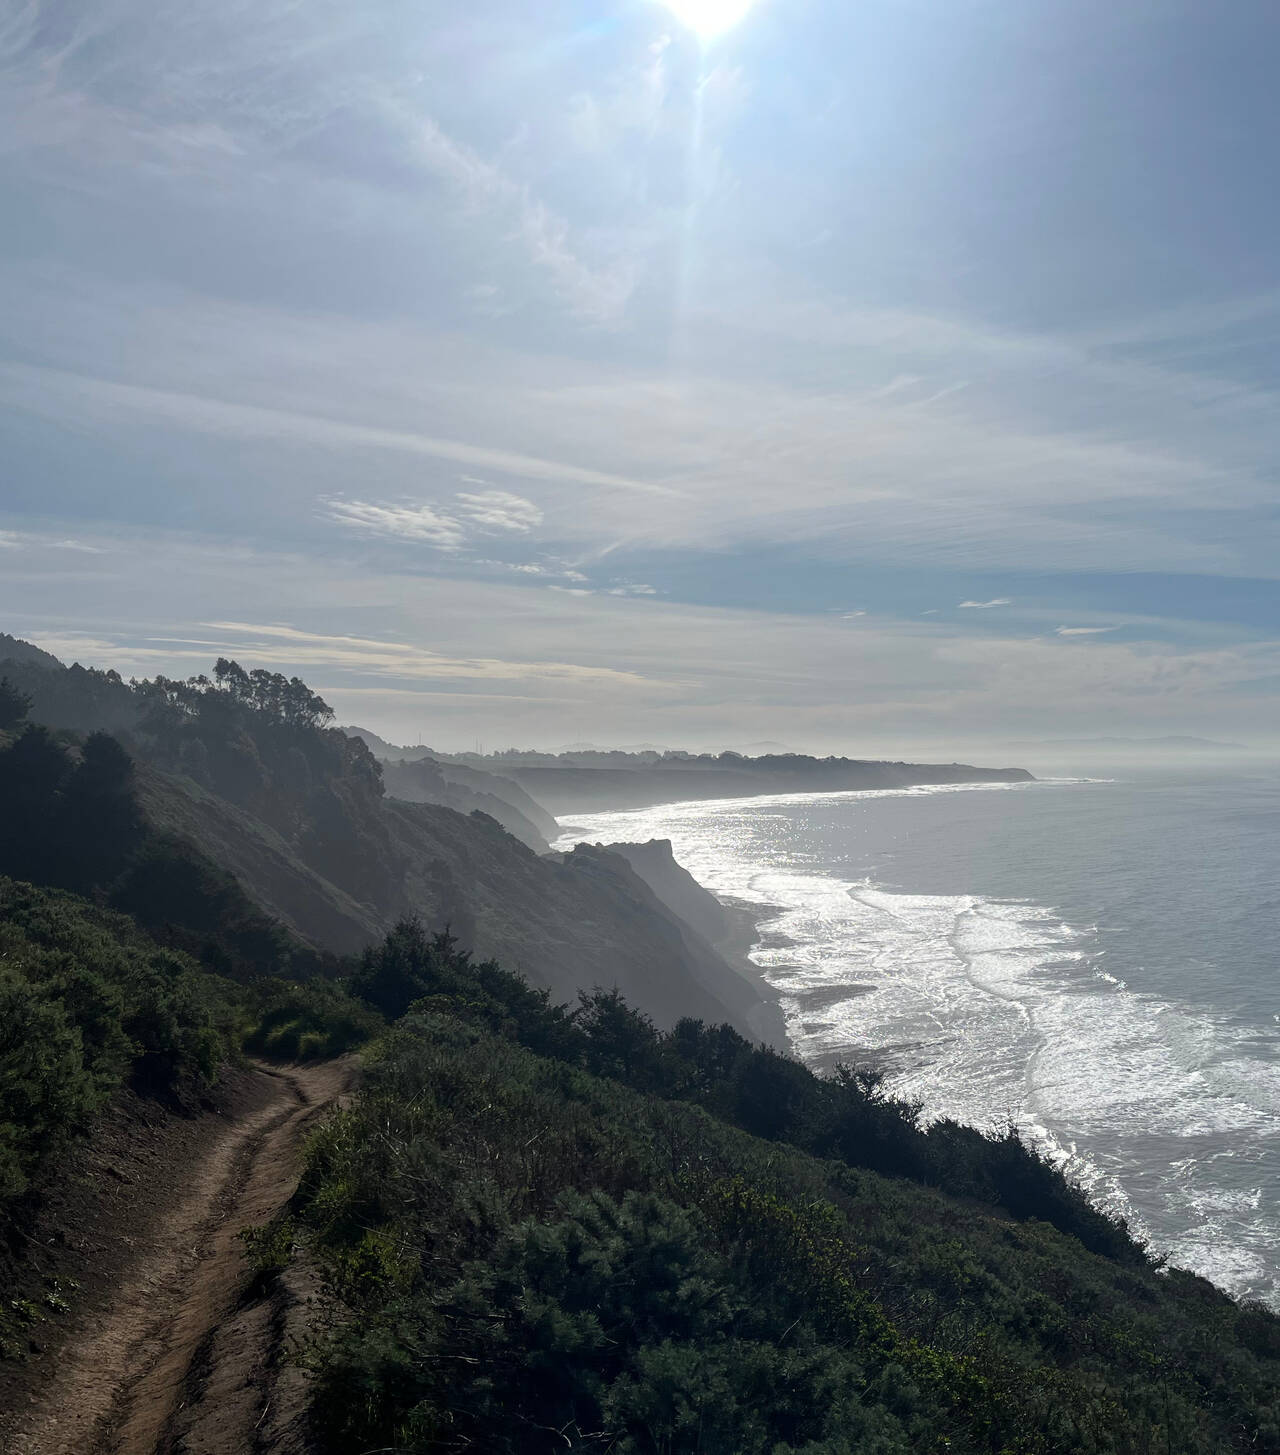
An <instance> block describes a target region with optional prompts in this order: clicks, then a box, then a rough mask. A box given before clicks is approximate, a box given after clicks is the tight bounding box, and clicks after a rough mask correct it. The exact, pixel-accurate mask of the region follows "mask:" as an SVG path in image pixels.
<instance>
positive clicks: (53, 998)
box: [0, 879, 238, 1211]
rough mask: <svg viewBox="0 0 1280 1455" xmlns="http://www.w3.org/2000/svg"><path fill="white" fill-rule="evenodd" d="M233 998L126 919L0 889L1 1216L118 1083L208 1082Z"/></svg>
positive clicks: (55, 895) (69, 901) (232, 1017)
mask: <svg viewBox="0 0 1280 1455" xmlns="http://www.w3.org/2000/svg"><path fill="white" fill-rule="evenodd" d="M237 1022H238V1016H237V1007H236V995H235V989H234V987H232V986H230V985H228V984H226V983H225V982H223V981H221V980H219V979H217V978H216V977H214V976H211V975H209V974H208V973H206V972H204V971H203V970H201V968H200V967H199V966H198V965H197V964H196V963H195V961H193V960H192V959H190V958H189V957H188V956H186V955H183V954H182V953H180V952H177V951H174V950H172V949H169V948H167V947H165V946H162V945H160V944H158V943H157V942H156V941H155V940H153V939H151V938H150V937H149V936H147V935H145V934H143V933H142V932H141V931H139V930H138V928H137V927H136V925H134V924H133V923H132V922H131V921H130V920H128V919H127V918H126V917H125V916H123V915H119V914H113V913H109V912H106V911H103V910H100V909H97V908H95V907H94V906H92V905H90V904H87V903H86V902H85V901H83V900H81V899H77V898H76V897H75V896H73V895H70V894H65V893H60V892H58V891H55V890H47V889H36V888H34V887H33V886H31V885H30V884H20V883H15V882H14V881H13V880H10V879H0V1211H12V1209H13V1207H14V1205H15V1204H16V1202H17V1200H18V1199H19V1198H21V1196H22V1194H23V1193H25V1192H26V1191H27V1189H28V1186H29V1184H30V1181H31V1178H32V1176H33V1174H34V1173H35V1172H36V1171H37V1169H38V1168H39V1167H40V1166H41V1165H42V1164H43V1163H45V1162H46V1161H47V1160H48V1159H49V1158H51V1157H52V1156H54V1155H55V1154H56V1153H57V1152H58V1151H60V1150H61V1149H62V1148H63V1147H64V1146H65V1145H66V1143H67V1141H68V1140H69V1139H70V1138H71V1137H73V1136H75V1135H76V1134H77V1133H79V1132H82V1131H83V1130H85V1128H86V1127H87V1126H88V1125H89V1123H90V1121H91V1119H92V1118H93V1116H94V1114H95V1113H96V1112H97V1111H98V1110H100V1108H101V1107H102V1106H103V1105H104V1104H105V1102H106V1101H107V1099H108V1098H109V1097H110V1096H111V1094H112V1093H113V1092H114V1091H116V1090H117V1089H118V1088H119V1087H121V1086H123V1085H125V1084H126V1083H132V1084H134V1085H135V1086H138V1087H141V1088H143V1089H147V1090H151V1091H154V1090H157V1089H160V1088H163V1087H168V1086H171V1085H172V1084H173V1083H174V1082H175V1081H176V1080H178V1079H179V1078H180V1077H183V1076H191V1077H196V1078H201V1079H205V1080H208V1079H209V1078H211V1077H212V1076H213V1074H214V1072H215V1070H216V1068H217V1067H218V1066H219V1064H221V1063H222V1062H223V1061H224V1060H226V1058H227V1057H228V1055H230V1054H232V1053H233V1050H234V1047H235V1042H236V1038H237V1031H238V1024H237Z"/></svg>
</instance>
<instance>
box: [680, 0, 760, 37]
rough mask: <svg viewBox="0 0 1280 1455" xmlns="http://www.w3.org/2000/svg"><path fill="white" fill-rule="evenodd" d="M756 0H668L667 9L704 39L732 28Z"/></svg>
mask: <svg viewBox="0 0 1280 1455" xmlns="http://www.w3.org/2000/svg"><path fill="white" fill-rule="evenodd" d="M753 3H754V0H666V6H667V9H668V10H670V11H671V12H672V13H673V14H674V15H675V16H676V18H677V19H678V20H681V21H683V23H684V24H685V25H687V26H688V27H689V29H690V30H692V31H694V32H695V33H696V34H697V35H698V36H699V37H700V38H701V39H702V40H712V39H714V37H716V36H717V35H723V34H724V32H725V31H726V30H731V29H732V28H733V27H734V26H735V25H737V23H738V22H739V21H740V20H741V19H742V17H743V16H744V15H745V14H746V13H747V11H748V10H750V9H751V6H752V4H753Z"/></svg>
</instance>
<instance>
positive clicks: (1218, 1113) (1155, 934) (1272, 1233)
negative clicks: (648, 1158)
mask: <svg viewBox="0 0 1280 1455" xmlns="http://www.w3.org/2000/svg"><path fill="white" fill-rule="evenodd" d="M561 826H562V828H563V829H564V831H565V832H564V835H563V837H562V838H561V839H560V840H558V842H557V846H558V847H561V848H565V847H569V846H570V845H572V844H573V843H575V842H578V841H579V840H583V839H586V840H589V841H591V842H604V843H609V842H616V841H622V840H646V839H651V838H662V839H670V840H671V841H672V844H673V846H674V850H675V856H676V858H677V860H678V861H679V862H680V863H682V864H683V865H684V866H685V867H686V868H687V869H688V870H689V871H690V872H691V873H692V874H693V875H694V876H695V878H697V879H698V880H699V881H700V882H701V883H702V884H704V885H705V886H706V887H707V888H708V889H710V890H711V891H712V892H713V893H715V894H716V895H718V896H720V897H721V898H724V899H727V900H734V901H739V902H743V901H745V902H748V903H750V904H752V905H753V906H755V907H756V913H757V917H758V924H759V932H758V933H759V943H758V944H757V946H756V948H755V949H754V951H753V952H752V958H753V960H754V961H755V962H756V964H757V965H758V966H759V968H760V970H761V971H762V972H763V974H764V975H765V977H766V978H767V979H768V980H769V981H770V982H771V983H772V984H773V985H774V986H775V987H776V988H777V990H778V991H779V993H780V995H781V997H782V1007H783V1010H784V1012H785V1014H786V1017H787V1024H788V1031H789V1035H790V1037H791V1041H792V1046H793V1050H794V1052H795V1053H796V1054H797V1055H798V1056H800V1057H801V1058H802V1059H804V1060H805V1061H807V1062H809V1063H810V1064H811V1065H814V1066H815V1067H818V1068H824V1067H829V1066H831V1065H832V1064H834V1063H835V1062H837V1061H841V1060H851V1061H856V1062H859V1063H864V1064H878V1065H880V1066H883V1067H885V1068H886V1069H887V1070H889V1071H890V1073H891V1078H892V1084H893V1086H894V1089H895V1090H896V1091H897V1092H898V1093H899V1094H902V1095H905V1096H909V1097H913V1098H918V1099H920V1100H921V1101H923V1103H924V1107H925V1115H926V1116H927V1117H930V1118H933V1117H944V1116H949V1117H956V1118H958V1119H960V1120H963V1121H967V1122H970V1123H972V1124H974V1125H977V1126H983V1127H989V1126H993V1125H995V1124H998V1123H1001V1122H1004V1121H1005V1120H1007V1119H1008V1118H1009V1117H1012V1118H1013V1119H1014V1120H1015V1121H1016V1122H1017V1123H1018V1124H1019V1125H1020V1126H1021V1127H1022V1128H1024V1130H1025V1131H1026V1132H1027V1133H1028V1134H1029V1135H1030V1136H1032V1137H1033V1138H1034V1139H1035V1140H1036V1141H1037V1143H1038V1144H1039V1145H1041V1146H1042V1147H1043V1148H1045V1149H1046V1150H1048V1151H1050V1152H1051V1153H1052V1155H1054V1156H1055V1157H1060V1158H1062V1159H1063V1160H1065V1161H1066V1162H1067V1163H1068V1164H1069V1167H1070V1170H1071V1171H1072V1173H1073V1175H1074V1176H1075V1177H1076V1178H1077V1179H1078V1180H1079V1181H1080V1182H1081V1183H1082V1184H1083V1185H1084V1186H1086V1187H1087V1188H1088V1190H1089V1192H1090V1194H1091V1195H1092V1196H1093V1198H1094V1199H1095V1200H1096V1201H1098V1202H1099V1203H1101V1204H1102V1205H1104V1206H1106V1207H1107V1208H1109V1209H1111V1210H1113V1211H1115V1212H1118V1213H1120V1214H1122V1215H1123V1216H1125V1217H1126V1218H1128V1220H1129V1222H1130V1225H1131V1226H1132V1227H1133V1228H1134V1229H1135V1231H1137V1232H1138V1233H1139V1234H1140V1235H1141V1236H1143V1237H1145V1238H1147V1239H1149V1241H1150V1243H1151V1245H1152V1247H1153V1248H1154V1249H1155V1250H1157V1251H1160V1252H1163V1253H1167V1254H1168V1255H1169V1258H1170V1260H1171V1261H1172V1262H1173V1263H1175V1264H1177V1265H1178V1266H1180V1267H1184V1268H1190V1269H1192V1270H1194V1271H1195V1272H1197V1273H1200V1274H1203V1275H1204V1276H1205V1277H1206V1278H1210V1279H1212V1280H1213V1281H1214V1282H1215V1283H1217V1284H1218V1285H1220V1286H1221V1287H1223V1288H1225V1289H1227V1290H1229V1291H1230V1292H1232V1293H1234V1294H1237V1295H1239V1296H1243V1297H1251V1298H1261V1299H1264V1300H1266V1301H1267V1302H1268V1303H1271V1304H1272V1305H1273V1306H1277V1307H1280V1200H1278V1192H1280V773H1275V772H1272V773H1264V772H1261V771H1254V772H1249V773H1245V772H1241V773H1235V774H1229V773H1217V774H1214V775H1210V774H1208V773H1195V774H1193V773H1182V774H1174V773H1168V774H1158V773H1149V774H1129V775H1122V774H1117V775H1116V776H1115V777H1111V778H1102V777H1097V778H1088V779H1085V778H1060V779H1048V780H1042V781H1038V782H1035V783H1029V784H991V785H972V786H969V785H962V786H950V787H939V788H913V789H899V790H886V791H877V792H868V793H824V794H794V795H785V796H773V797H767V798H752V799H735V800H729V801H717V802H699V803H678V804H669V805H663V806H661V807H656V808H648V809H638V810H631V811H627V812H618V813H598V814H590V815H573V816H572V818H571V819H570V818H566V819H564V820H562V825H561Z"/></svg>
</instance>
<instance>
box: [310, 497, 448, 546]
mask: <svg viewBox="0 0 1280 1455" xmlns="http://www.w3.org/2000/svg"><path fill="white" fill-rule="evenodd" d="M322 505H323V509H324V514H325V515H326V516H327V517H328V518H329V519H330V520H332V521H334V522H336V523H337V524H338V525H345V526H350V527H351V528H352V529H353V530H359V531H367V532H368V533H369V534H370V535H377V536H391V537H394V538H395V539H397V540H405V541H422V542H423V543H425V544H426V545H430V546H436V547H438V548H439V549H440V550H442V551H456V550H458V549H459V548H460V547H461V546H462V544H463V542H464V541H465V540H466V538H467V532H466V529H465V527H464V526H463V524H462V523H461V521H459V520H458V519H457V518H456V517H455V516H451V515H446V514H444V513H443V512H442V511H440V510H438V509H437V508H436V507H435V506H434V505H409V504H399V505H396V504H389V503H385V502H384V503H379V502H377V501H373V500H325V501H323V502H322Z"/></svg>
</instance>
